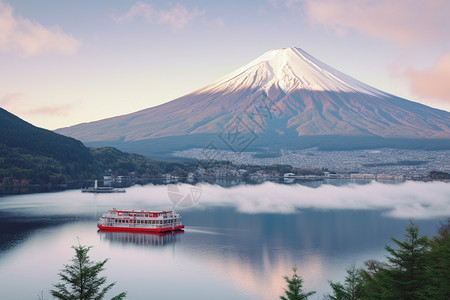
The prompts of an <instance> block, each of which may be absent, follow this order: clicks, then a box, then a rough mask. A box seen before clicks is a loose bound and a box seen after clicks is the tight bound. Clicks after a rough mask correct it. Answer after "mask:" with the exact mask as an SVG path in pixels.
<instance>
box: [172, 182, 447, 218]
mask: <svg viewBox="0 0 450 300" xmlns="http://www.w3.org/2000/svg"><path fill="white" fill-rule="evenodd" d="M201 188H202V189H203V191H202V196H201V198H200V201H199V202H197V206H200V207H208V206H231V207H235V208H236V209H237V210H238V211H239V212H243V213H252V214H253V213H295V212H297V211H298V210H302V209H319V210H380V211H383V213H384V214H385V215H387V216H390V217H394V218H404V219H408V218H414V219H427V218H438V217H448V216H450V183H444V182H431V183H425V182H405V183H401V184H383V183H379V182H372V183H370V184H366V185H356V184H349V185H345V186H340V187H338V186H333V185H326V184H325V185H322V186H320V187H319V188H310V187H306V186H302V185H283V184H276V183H272V182H266V183H264V184H261V185H258V186H252V185H241V186H237V187H233V188H222V187H219V186H216V185H208V184H202V185H201ZM166 190H167V189H166ZM166 198H167V197H166Z"/></svg>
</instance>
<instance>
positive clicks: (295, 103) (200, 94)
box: [57, 48, 450, 153]
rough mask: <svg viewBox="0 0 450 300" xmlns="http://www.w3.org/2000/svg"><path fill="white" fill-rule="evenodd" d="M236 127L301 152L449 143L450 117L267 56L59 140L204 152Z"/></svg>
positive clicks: (298, 55)
mask: <svg viewBox="0 0 450 300" xmlns="http://www.w3.org/2000/svg"><path fill="white" fill-rule="evenodd" d="M264 108H265V110H266V111H263V112H262V113H261V109H263V110H264ZM255 112H257V113H259V117H260V119H259V120H258V119H255V114H254V113H255ZM263 115H264V116H263ZM261 116H263V117H261ZM261 118H262V119H261ZM236 120H239V122H241V123H242V124H243V125H245V126H244V127H245V128H246V130H248V131H249V132H251V133H253V134H254V135H255V136H257V137H258V139H259V140H258V143H257V144H258V145H259V146H264V145H265V144H267V143H269V144H270V143H276V144H279V145H280V146H282V145H290V146H292V147H302V143H303V141H304V140H305V138H306V137H320V138H321V139H322V140H323V139H324V138H328V137H330V138H331V137H339V138H340V139H342V138H343V137H352V143H357V139H355V137H366V139H365V140H367V138H368V137H371V138H378V139H377V140H379V139H380V138H389V139H396V138H402V139H405V138H406V139H444V140H447V139H449V140H450V113H449V112H447V111H442V110H438V109H434V108H431V107H428V106H425V105H422V104H419V103H416V102H412V101H409V100H406V99H402V98H399V97H396V96H393V95H390V94H388V93H385V92H382V91H380V90H377V89H375V88H373V87H371V86H369V85H367V84H364V83H362V82H360V81H358V80H356V79H354V78H351V77H350V76H347V75H345V74H343V73H341V72H339V71H337V70H335V69H333V68H332V67H330V66H328V65H326V64H325V63H322V62H321V61H319V60H317V59H316V58H314V57H313V56H311V55H309V54H308V53H306V52H305V51H303V50H301V49H299V48H282V49H276V50H271V51H268V52H266V53H264V54H263V55H262V56H260V57H258V58H257V59H255V60H254V61H252V62H250V63H249V64H247V65H245V66H243V67H242V68H240V69H238V70H236V71H234V72H232V73H230V74H228V75H226V76H225V77H223V78H221V79H219V80H217V81H215V82H213V83H211V84H209V85H207V86H206V87H204V88H201V89H199V90H197V91H194V92H193V93H190V94H188V95H186V96H183V97H180V98H178V99H175V100H172V101H170V102H167V103H165V104H162V105H159V106H156V107H151V108H148V109H145V110H141V111H138V112H135V113H132V114H128V115H122V116H118V117H114V118H109V119H104V120H100V121H96V122H91V123H83V124H79V125H75V126H72V127H68V128H61V129H58V130H57V132H58V133H61V134H65V135H68V136H71V137H75V138H77V139H80V140H82V141H83V142H88V143H91V144H95V145H112V144H113V145H115V146H117V147H119V148H120V146H121V145H123V146H124V147H122V148H123V149H126V150H128V151H133V150H135V149H134V148H133V147H134V146H133V145H139V147H137V146H136V147H137V148H136V149H137V150H138V151H137V152H141V153H143V152H146V151H150V152H151V149H152V148H153V147H157V148H158V149H160V150H164V151H170V150H173V149H183V148H188V147H204V146H205V145H207V144H208V142H209V141H210V140H211V139H213V138H214V137H215V136H218V135H220V134H221V133H223V132H224V130H225V131H226V130H228V129H227V128H230V124H232V123H233V122H236ZM242 124H240V126H241V129H242V128H244V127H242V126H243V125H242ZM245 128H244V129H245ZM125 144H127V147H125ZM372 146H373V145H372Z"/></svg>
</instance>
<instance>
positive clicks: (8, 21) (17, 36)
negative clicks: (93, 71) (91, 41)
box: [0, 1, 81, 57]
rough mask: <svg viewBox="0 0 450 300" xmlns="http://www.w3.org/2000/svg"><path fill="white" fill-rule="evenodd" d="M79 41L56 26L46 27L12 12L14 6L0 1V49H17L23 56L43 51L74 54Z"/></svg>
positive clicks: (13, 50) (10, 50)
mask: <svg viewBox="0 0 450 300" xmlns="http://www.w3.org/2000/svg"><path fill="white" fill-rule="evenodd" d="M80 45H81V43H80V42H79V41H78V40H76V39H75V38H73V37H72V36H70V35H67V34H65V33H64V32H63V31H62V30H61V29H60V28H59V27H58V26H54V27H52V28H46V27H44V26H42V25H41V24H39V23H38V22H34V21H31V20H28V19H26V18H24V17H22V16H20V15H16V14H15V13H14V8H13V7H12V6H11V5H9V4H7V3H3V2H1V1H0V51H3V52H16V51H19V52H20V53H21V54H22V55H23V56H25V57H29V56H35V55H40V54H44V53H57V54H63V55H71V54H74V53H75V52H76V51H77V49H78V48H79V47H80Z"/></svg>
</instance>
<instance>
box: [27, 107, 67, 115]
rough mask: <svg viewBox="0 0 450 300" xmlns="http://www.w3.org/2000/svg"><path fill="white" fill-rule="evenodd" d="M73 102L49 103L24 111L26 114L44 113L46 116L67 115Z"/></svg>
mask: <svg viewBox="0 0 450 300" xmlns="http://www.w3.org/2000/svg"><path fill="white" fill-rule="evenodd" d="M73 106H74V104H65V105H51V106H50V105H49V106H41V107H37V108H34V109H30V110H28V111H27V112H26V114H27V115H46V116H53V115H58V116H67V115H68V114H69V112H70V110H71V109H72V107H73Z"/></svg>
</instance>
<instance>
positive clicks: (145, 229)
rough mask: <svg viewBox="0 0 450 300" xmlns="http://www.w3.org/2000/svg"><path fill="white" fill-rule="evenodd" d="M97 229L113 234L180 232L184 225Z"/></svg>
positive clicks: (102, 227) (100, 227)
mask: <svg viewBox="0 0 450 300" xmlns="http://www.w3.org/2000/svg"><path fill="white" fill-rule="evenodd" d="M97 227H98V229H99V230H100V231H113V232H158V233H160V232H169V231H176V230H181V229H183V228H184V225H180V226H175V227H161V228H142V227H112V226H103V225H101V224H97Z"/></svg>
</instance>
